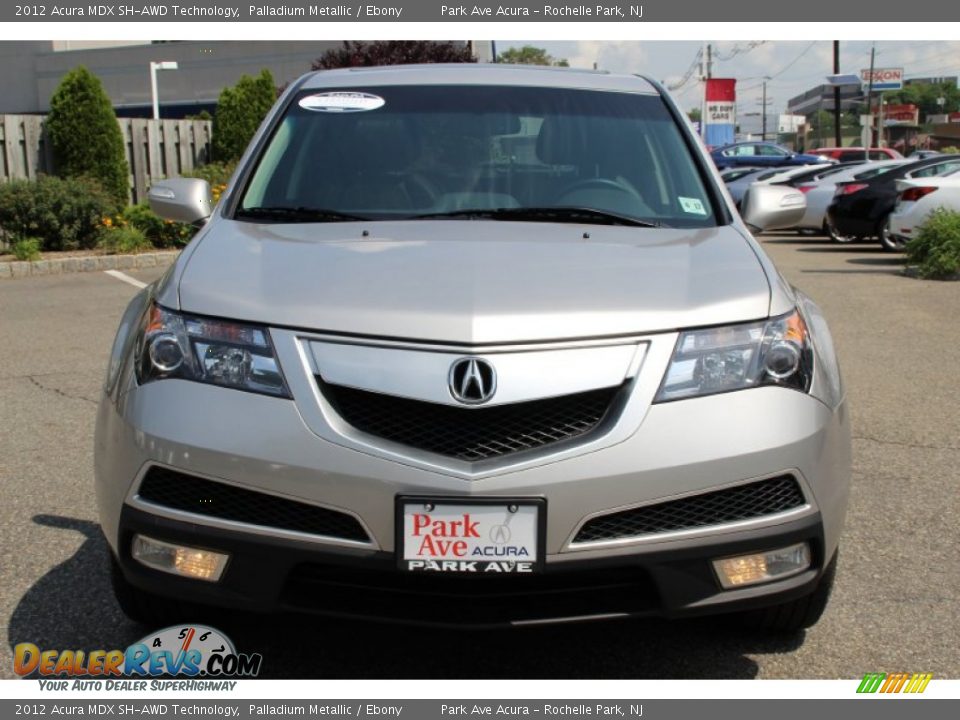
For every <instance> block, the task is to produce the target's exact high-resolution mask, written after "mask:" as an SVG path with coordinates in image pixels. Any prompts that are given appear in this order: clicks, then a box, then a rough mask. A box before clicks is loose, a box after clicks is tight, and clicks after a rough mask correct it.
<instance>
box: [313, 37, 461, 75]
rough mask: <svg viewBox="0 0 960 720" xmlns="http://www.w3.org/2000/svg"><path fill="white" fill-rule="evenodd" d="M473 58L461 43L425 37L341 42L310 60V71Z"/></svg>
mask: <svg viewBox="0 0 960 720" xmlns="http://www.w3.org/2000/svg"><path fill="white" fill-rule="evenodd" d="M476 61H477V59H476V58H475V57H474V56H473V54H472V53H471V52H470V48H469V47H468V46H467V45H466V44H465V43H454V42H431V41H429V40H376V41H374V42H363V41H349V40H348V41H344V43H343V47H341V48H334V49H332V50H327V51H326V52H325V53H324V54H323V55H321V56H320V57H319V58H317V60H316V61H315V62H314V63H313V69H314V70H333V69H335V68H344V67H372V66H375V65H415V64H418V63H472V62H476Z"/></svg>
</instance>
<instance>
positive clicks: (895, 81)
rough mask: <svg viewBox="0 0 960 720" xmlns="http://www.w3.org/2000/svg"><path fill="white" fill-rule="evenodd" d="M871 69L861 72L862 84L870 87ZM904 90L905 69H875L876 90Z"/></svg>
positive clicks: (874, 83) (874, 84)
mask: <svg viewBox="0 0 960 720" xmlns="http://www.w3.org/2000/svg"><path fill="white" fill-rule="evenodd" d="M870 77H871V76H870V69H869V68H868V69H866V70H861V71H860V82H862V83H863V84H864V85H868V86H869V85H870ZM901 88H903V68H874V69H873V89H874V90H900V89H901Z"/></svg>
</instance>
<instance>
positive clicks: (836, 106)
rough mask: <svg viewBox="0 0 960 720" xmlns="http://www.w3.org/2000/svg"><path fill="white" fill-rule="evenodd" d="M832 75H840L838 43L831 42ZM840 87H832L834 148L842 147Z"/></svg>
mask: <svg viewBox="0 0 960 720" xmlns="http://www.w3.org/2000/svg"><path fill="white" fill-rule="evenodd" d="M833 74H834V75H839V74H840V41H839V40H834V41H833ZM840 115H841V112H840V86H839V85H834V86H833V127H834V131H833V141H834V144H835V147H842V146H843V138H842V137H841V134H840Z"/></svg>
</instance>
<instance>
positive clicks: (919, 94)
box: [873, 83, 960, 117]
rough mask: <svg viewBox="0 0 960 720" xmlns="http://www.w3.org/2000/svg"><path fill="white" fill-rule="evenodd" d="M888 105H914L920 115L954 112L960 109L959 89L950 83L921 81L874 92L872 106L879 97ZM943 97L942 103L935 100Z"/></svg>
mask: <svg viewBox="0 0 960 720" xmlns="http://www.w3.org/2000/svg"><path fill="white" fill-rule="evenodd" d="M881 98H882V99H883V100H886V102H887V103H888V104H890V105H916V106H917V107H918V108H920V115H921V117H926V116H927V115H933V114H937V113H949V112H956V111H957V110H958V109H960V90H958V89H957V86H956V85H955V84H951V83H936V84H931V83H921V84H913V85H906V86H904V88H903V89H902V90H894V91H890V92H885V93H875V94H874V96H873V102H874V106H876V104H877V103H878V102H879V101H880V99H881ZM939 98H943V101H944V103H943V105H940V104H939V103H938V102H937V100H938V99H939Z"/></svg>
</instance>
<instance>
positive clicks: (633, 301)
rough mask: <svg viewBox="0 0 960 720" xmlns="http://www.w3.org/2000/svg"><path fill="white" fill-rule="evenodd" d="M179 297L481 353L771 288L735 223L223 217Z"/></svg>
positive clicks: (631, 328) (217, 308)
mask: <svg viewBox="0 0 960 720" xmlns="http://www.w3.org/2000/svg"><path fill="white" fill-rule="evenodd" d="M365 231H366V232H367V233H368V234H367V235H366V236H365V235H364V232H365ZM179 299H180V306H181V308H182V309H183V310H184V311H186V312H192V313H197V314H204V315H213V316H218V317H226V318H232V319H237V320H248V321H253V322H258V323H264V324H267V325H274V326H286V327H295V328H305V329H310V330H315V331H323V332H331V333H351V334H361V335H371V336H381V337H394V338H409V339H417V340H427V341H436V342H443V343H457V344H489V343H511V342H527V341H542V340H554V339H566V338H582V337H597V336H607V335H622V334H634V333H646V332H654V331H664V330H673V329H676V328H682V327H691V326H699V325H713V324H719V323H730V322H739V321H746V320H753V319H757V318H762V317H766V316H767V314H768V311H769V307H770V287H769V284H768V281H767V277H766V275H765V273H764V270H763V268H762V267H761V265H760V262H759V260H758V259H757V256H756V254H755V253H754V251H753V250H752V248H751V247H750V245H749V244H748V243H747V241H746V240H745V239H744V238H743V237H742V236H741V235H740V234H739V232H738V231H737V230H736V229H735V228H734V227H732V226H724V227H715V228H707V229H696V230H680V229H659V228H658V229H653V228H649V229H648V228H635V227H621V226H594V225H568V224H560V225H558V224H547V223H527V222H501V221H483V220H458V221H450V220H424V221H403V222H371V223H325V224H256V223H247V222H236V221H231V220H224V219H218V220H216V221H214V222H213V223H212V224H211V226H210V227H208V228H207V231H206V232H205V233H204V236H203V237H202V239H199V240H198V244H197V245H196V246H195V247H194V248H193V249H192V253H191V254H190V256H189V259H188V260H187V264H186V267H185V269H183V270H182V274H181V276H180V284H179Z"/></svg>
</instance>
